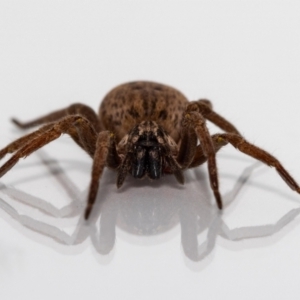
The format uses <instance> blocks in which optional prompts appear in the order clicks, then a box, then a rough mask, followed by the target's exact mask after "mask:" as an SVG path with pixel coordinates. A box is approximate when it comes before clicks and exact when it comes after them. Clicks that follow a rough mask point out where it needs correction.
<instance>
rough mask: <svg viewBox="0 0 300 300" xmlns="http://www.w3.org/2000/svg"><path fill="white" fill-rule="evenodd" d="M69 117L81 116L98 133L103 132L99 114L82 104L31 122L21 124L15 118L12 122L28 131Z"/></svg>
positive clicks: (73, 105) (76, 104)
mask: <svg viewBox="0 0 300 300" xmlns="http://www.w3.org/2000/svg"><path fill="white" fill-rule="evenodd" d="M69 115H81V116H83V117H85V118H86V119H87V120H89V121H90V122H91V124H92V125H93V126H94V128H95V130H96V131H97V132H99V131H100V130H101V126H100V122H99V119H98V116H97V114H96V113H95V112H94V110H93V109H92V108H90V107H89V106H87V105H85V104H81V103H75V104H72V105H70V106H68V107H67V108H63V109H60V110H57V111H54V112H51V113H50V114H47V115H45V116H42V117H39V118H37V119H34V120H32V121H29V122H20V121H18V120H17V119H15V118H13V119H12V122H13V123H14V124H16V125H17V126H18V127H20V128H22V129H27V128H31V127H34V126H38V125H42V124H46V123H52V122H56V121H58V120H60V119H62V118H64V117H66V116H69Z"/></svg>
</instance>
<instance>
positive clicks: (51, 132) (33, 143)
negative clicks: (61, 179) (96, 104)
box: [0, 115, 97, 177]
mask: <svg viewBox="0 0 300 300" xmlns="http://www.w3.org/2000/svg"><path fill="white" fill-rule="evenodd" d="M50 125H51V126H50ZM78 128H80V130H78ZM93 130H94V129H93V127H92V125H91V124H90V122H89V121H88V120H86V119H85V118H83V117H81V116H78V115H75V116H67V117H65V118H63V119H61V120H60V121H58V122H56V123H53V124H47V125H45V126H44V127H42V128H41V129H39V130H37V132H33V133H32V134H29V136H30V137H29V139H28V140H27V141H26V140H22V143H21V145H20V144H18V141H19V140H20V139H19V140H17V141H16V144H15V145H14V146H15V148H16V150H15V151H16V153H15V154H14V155H13V156H12V157H11V158H10V159H9V160H8V161H7V162H6V163H5V164H4V165H3V166H2V167H1V168H0V177H2V176H3V175H4V174H5V173H6V172H8V171H9V170H10V169H11V168H12V167H13V166H14V165H15V164H16V163H17V162H18V160H19V159H20V158H22V157H27V156H28V155H30V154H31V153H33V152H34V151H36V150H38V149H39V148H41V147H43V146H45V145H46V144H48V143H50V142H52V141H54V140H55V139H57V138H58V137H60V135H61V134H63V133H67V134H72V132H74V131H77V132H80V134H79V135H78V136H79V137H80V136H84V139H81V142H82V144H83V146H85V147H86V149H87V151H88V149H90V151H91V153H90V154H92V152H93V151H95V150H93V149H95V142H94V141H96V136H97V133H96V132H95V131H94V132H93ZM35 133H36V134H35ZM21 139H22V138H21ZM88 139H90V140H88ZM85 143H87V145H85ZM93 143H94V146H93V145H92V144H93ZM13 144H14V143H12V145H13ZM4 149H6V148H4ZM86 149H85V150H86ZM1 152H2V150H1V151H0V153H1Z"/></svg>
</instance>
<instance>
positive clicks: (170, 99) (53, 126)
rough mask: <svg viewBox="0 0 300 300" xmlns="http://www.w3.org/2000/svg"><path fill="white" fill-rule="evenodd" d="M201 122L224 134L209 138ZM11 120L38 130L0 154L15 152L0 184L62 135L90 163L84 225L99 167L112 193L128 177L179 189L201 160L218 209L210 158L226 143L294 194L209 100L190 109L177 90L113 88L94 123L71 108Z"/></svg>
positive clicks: (267, 157) (138, 85)
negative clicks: (166, 181) (109, 172)
mask: <svg viewBox="0 0 300 300" xmlns="http://www.w3.org/2000/svg"><path fill="white" fill-rule="evenodd" d="M206 120H209V121H210V122H212V123H214V124H215V125H217V126H218V127H220V128H221V129H222V130H223V131H224V132H225V133H220V134H214V135H210V133H209V131H208V129H207V127H206ZM12 121H13V122H14V123H15V124H16V125H17V126H19V127H21V128H30V127H33V126H37V125H41V124H45V125H44V126H42V127H41V128H40V129H38V130H36V131H34V132H32V133H29V134H27V135H25V136H23V137H21V138H19V139H17V140H16V141H14V142H12V143H11V144H9V145H8V146H6V147H5V148H3V149H2V150H0V159H1V158H3V157H4V156H5V155H6V154H8V153H14V155H13V156H12V157H11V158H10V159H9V160H8V161H7V162H6V163H5V164H3V166H2V167H1V168H0V177H1V176H3V175H4V174H5V173H6V172H7V171H9V170H10V169H11V168H12V167H13V166H14V165H15V164H16V163H17V162H18V160H19V159H20V158H22V157H24V158H25V157H26V156H28V155H30V154H31V153H32V152H34V151H36V150H37V149H39V148H41V147H43V146H45V145H46V144H48V143H50V142H52V141H53V140H55V139H57V138H58V137H60V135H61V134H63V133H66V134H69V135H70V136H71V137H72V139H73V140H74V141H75V142H76V143H77V144H78V145H79V146H80V147H81V148H82V149H83V150H85V151H86V152H87V153H88V154H89V155H90V156H91V157H92V159H93V166H92V174H91V182H90V187H89V194H88V200H87V206H86V210H85V219H88V217H89V215H90V212H91V210H92V207H93V205H94V202H95V199H96V195H97V191H98V187H99V180H100V178H101V175H102V172H103V169H104V167H109V168H112V169H115V170H117V187H118V188H119V187H121V186H122V184H123V182H124V180H125V178H126V176H127V174H128V173H130V174H131V175H132V176H133V177H134V178H143V177H145V176H147V177H149V178H150V179H154V180H156V179H159V178H160V177H161V176H162V175H164V174H174V175H175V177H176V179H177V181H178V182H179V183H181V184H183V183H184V177H183V173H182V171H183V170H185V169H188V168H193V167H197V166H199V165H201V164H203V163H204V162H206V161H207V164H208V172H209V180H210V185H211V189H212V190H213V193H214V196H215V199H216V202H217V205H218V207H219V209H222V199H221V195H220V192H219V184H218V174H217V165H216V152H217V151H218V150H219V149H220V148H222V147H223V146H225V145H227V144H228V143H230V144H231V145H233V146H234V147H235V148H237V149H238V150H239V151H241V152H243V153H245V154H248V155H250V156H252V157H254V158H256V159H258V160H260V161H262V162H263V163H265V164H267V165H269V166H271V167H275V169H276V170H277V172H278V173H279V175H280V176H281V177H282V179H283V180H284V181H285V182H286V183H287V184H288V186H289V187H290V188H291V189H292V190H295V191H296V192H297V193H300V187H299V185H298V184H297V183H296V181H295V180H294V179H293V178H292V176H291V175H290V174H289V173H288V172H287V171H286V170H285V168H284V167H283V166H282V165H281V163H280V162H279V161H278V160H277V159H276V158H275V157H274V156H272V155H271V154H269V153H268V152H266V151H264V150H262V149H260V148H258V147H256V146H254V145H252V144H250V143H249V142H247V141H246V140H245V139H244V138H243V137H242V136H241V135H240V133H239V132H238V130H237V129H236V128H235V127H234V126H233V125H232V124H231V123H230V122H228V121H227V120H226V119H224V118H223V117H222V116H220V115H219V114H217V113H216V112H215V111H213V109H212V105H211V103H210V101H208V100H206V99H201V100H198V101H192V102H189V101H188V100H187V99H186V97H185V96H184V95H183V94H181V93H180V92H179V91H178V90H176V89H174V88H172V87H169V86H166V85H162V84H159V83H154V82H144V81H140V82H130V83H126V84H123V85H119V86H117V87H116V88H114V89H113V90H112V91H110V92H109V93H108V94H107V95H106V97H105V98H104V99H103V101H102V103H101V106H100V110H99V116H97V114H96V113H95V112H94V111H93V110H92V109H91V108H90V107H88V106H86V105H84V104H73V105H71V106H69V107H67V108H65V109H62V110H58V111H55V112H52V113H50V114H48V115H45V116H43V117H40V118H38V119H36V120H33V121H31V122H27V123H21V122H19V121H18V120H16V119H13V120H12ZM198 140H199V141H200V143H199V144H198Z"/></svg>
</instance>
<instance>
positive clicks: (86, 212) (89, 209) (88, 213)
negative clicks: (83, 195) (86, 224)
mask: <svg viewBox="0 0 300 300" xmlns="http://www.w3.org/2000/svg"><path fill="white" fill-rule="evenodd" d="M91 210H92V208H91V207H89V206H88V207H87V208H86V209H85V212H84V219H85V220H87V219H88V218H89V216H90V214H91Z"/></svg>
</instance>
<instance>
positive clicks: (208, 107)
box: [186, 99, 240, 134]
mask: <svg viewBox="0 0 300 300" xmlns="http://www.w3.org/2000/svg"><path fill="white" fill-rule="evenodd" d="M190 111H198V112H200V113H201V115H202V116H203V117H204V118H205V119H207V120H209V121H210V122H212V123H214V124H215V125H217V126H218V127H220V128H221V129H223V130H224V131H226V132H232V133H237V134H240V133H239V132H238V130H237V129H236V128H235V127H234V126H233V125H232V124H231V123H230V122H229V121H227V120H226V119H225V118H223V117H222V116H220V115H219V114H218V113H216V112H215V111H213V108H212V104H211V102H210V101H209V100H207V99H200V100H198V101H192V102H190V104H189V105H188V106H187V109H186V112H190Z"/></svg>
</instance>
